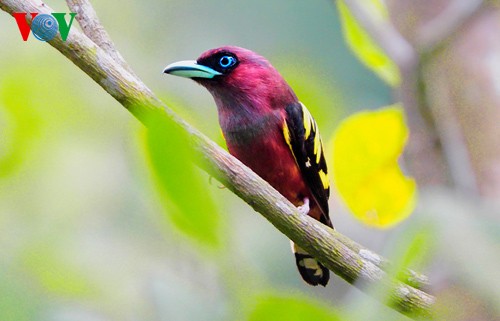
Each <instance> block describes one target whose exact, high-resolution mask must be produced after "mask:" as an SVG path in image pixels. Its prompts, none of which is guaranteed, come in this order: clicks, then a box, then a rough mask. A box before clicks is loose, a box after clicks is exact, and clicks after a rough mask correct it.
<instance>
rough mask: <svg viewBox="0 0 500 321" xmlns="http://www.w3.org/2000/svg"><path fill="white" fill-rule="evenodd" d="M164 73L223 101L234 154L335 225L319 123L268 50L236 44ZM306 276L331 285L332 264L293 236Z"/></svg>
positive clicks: (221, 115)
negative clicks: (189, 81)
mask: <svg viewBox="0 0 500 321" xmlns="http://www.w3.org/2000/svg"><path fill="white" fill-rule="evenodd" d="M163 72H164V73H166V74H170V75H174V76H180V77H184V78H190V79H192V80H194V81H195V82H197V83H198V84H200V85H202V86H203V87H205V88H206V89H207V90H208V91H209V92H210V94H211V95H212V97H213V99H214V101H215V104H216V106H217V112H218V119H219V124H220V127H221V129H222V134H223V136H224V139H225V141H226V145H227V148H228V150H229V153H230V154H232V155H233V156H234V157H236V158H237V159H239V160H240V161H241V162H242V163H243V164H245V165H246V166H248V167H249V168H250V169H252V170H253V171H254V172H255V173H256V174H258V175H259V176H260V177H261V178H263V179H264V180H266V181H267V182H268V183H269V184H270V185H271V186H273V187H274V188H275V189H276V190H277V191H278V192H280V193H281V194H282V195H283V196H284V197H286V198H287V199H288V200H289V201H290V202H291V203H292V204H294V205H295V206H296V207H298V208H299V211H300V212H301V213H303V214H306V215H309V216H310V217H312V218H314V219H316V220H318V221H320V222H321V223H323V224H325V225H327V226H329V227H331V228H333V225H332V222H331V220H330V216H329V208H328V198H329V194H330V182H329V178H328V171H327V165H326V161H325V154H324V149H323V144H322V140H321V137H320V133H319V129H318V125H317V123H316V121H315V120H314V118H313V117H312V115H311V113H310V112H309V110H308V109H307V108H306V106H305V105H304V104H302V103H301V102H300V101H299V100H298V98H297V96H296V94H295V93H294V91H293V90H292V88H291V87H290V86H289V85H288V83H287V82H286V81H285V79H284V78H283V77H282V76H281V75H280V73H279V72H278V71H277V70H276V69H275V68H274V67H273V66H272V65H271V63H270V62H269V61H268V60H266V59H265V58H264V57H262V56H261V55H259V54H257V53H255V52H253V51H251V50H248V49H245V48H241V47H236V46H223V47H219V48H215V49H210V50H207V51H205V52H204V53H202V54H201V55H200V56H199V58H198V59H196V60H183V61H178V62H174V63H171V64H169V65H168V66H167V67H165V68H164V70H163ZM291 245H292V251H293V253H294V255H295V262H296V265H297V268H298V271H299V273H300V275H301V276H302V278H303V280H304V281H305V282H306V283H308V284H310V285H313V286H316V285H318V284H320V285H322V286H326V285H327V283H328V281H329V279H330V273H329V270H328V269H327V268H326V267H324V265H323V264H321V263H320V262H318V261H317V260H316V259H315V258H314V257H313V256H311V255H310V254H309V253H307V252H306V251H305V250H303V249H302V248H300V247H299V246H297V245H296V244H294V243H293V242H291Z"/></svg>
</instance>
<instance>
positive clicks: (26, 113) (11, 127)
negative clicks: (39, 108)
mask: <svg viewBox="0 0 500 321" xmlns="http://www.w3.org/2000/svg"><path fill="white" fill-rule="evenodd" d="M29 85H30V83H29V82H26V81H25V78H24V74H23V73H21V76H18V75H16V74H8V75H5V79H4V81H3V83H2V84H1V88H0V137H1V139H0V177H5V176H8V175H10V174H12V173H13V172H15V170H16V169H18V168H19V166H20V165H21V164H22V163H23V161H24V160H25V158H26V155H27V154H28V152H29V150H30V147H31V146H32V145H33V142H34V141H36V140H37V138H38V137H37V136H38V134H39V126H40V124H39V122H40V120H39V117H38V115H36V112H35V111H34V109H35V108H34V103H33V101H34V100H33V98H32V96H33V90H32V88H31V87H30V86H29Z"/></svg>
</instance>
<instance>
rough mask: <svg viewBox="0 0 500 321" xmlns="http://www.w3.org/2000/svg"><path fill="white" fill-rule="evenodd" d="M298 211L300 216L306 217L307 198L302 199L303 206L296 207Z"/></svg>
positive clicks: (307, 211) (307, 209)
mask: <svg viewBox="0 0 500 321" xmlns="http://www.w3.org/2000/svg"><path fill="white" fill-rule="evenodd" d="M297 209H298V210H299V212H300V214H302V215H307V214H308V213H309V209H310V208H309V198H307V197H306V198H304V204H302V205H300V206H298V207H297Z"/></svg>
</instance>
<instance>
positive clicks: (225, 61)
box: [219, 56, 236, 68]
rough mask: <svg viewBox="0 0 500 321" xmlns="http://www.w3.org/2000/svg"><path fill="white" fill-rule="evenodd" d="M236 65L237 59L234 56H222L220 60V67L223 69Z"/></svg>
mask: <svg viewBox="0 0 500 321" xmlns="http://www.w3.org/2000/svg"><path fill="white" fill-rule="evenodd" d="M235 64H236V58H234V57H233V56H222V57H221V58H220V60H219V65H220V66H221V67H222V68H229V67H232V66H234V65H235Z"/></svg>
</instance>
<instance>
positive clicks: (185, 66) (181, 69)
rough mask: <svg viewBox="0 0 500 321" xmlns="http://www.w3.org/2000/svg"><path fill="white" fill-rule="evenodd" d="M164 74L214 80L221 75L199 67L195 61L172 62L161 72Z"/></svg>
mask: <svg viewBox="0 0 500 321" xmlns="http://www.w3.org/2000/svg"><path fill="white" fill-rule="evenodd" d="M163 72H164V73H166V74H170V75H174V76H180V77H185V78H208V79H211V78H214V77H215V76H219V75H222V73H220V72H218V71H216V70H213V69H212V68H210V67H207V66H203V65H199V64H198V63H197V62H196V60H183V61H178V62H174V63H172V64H170V65H168V66H167V67H165V69H164V70H163Z"/></svg>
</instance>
